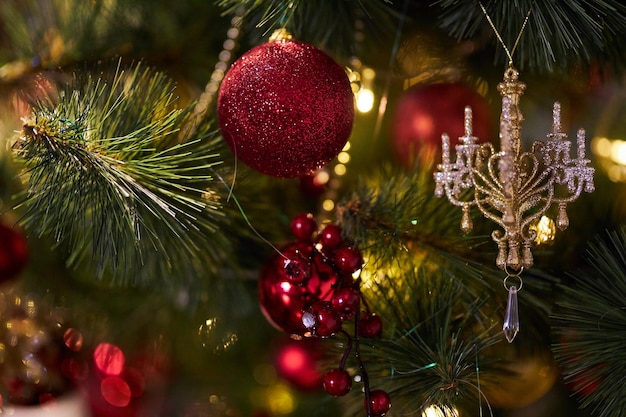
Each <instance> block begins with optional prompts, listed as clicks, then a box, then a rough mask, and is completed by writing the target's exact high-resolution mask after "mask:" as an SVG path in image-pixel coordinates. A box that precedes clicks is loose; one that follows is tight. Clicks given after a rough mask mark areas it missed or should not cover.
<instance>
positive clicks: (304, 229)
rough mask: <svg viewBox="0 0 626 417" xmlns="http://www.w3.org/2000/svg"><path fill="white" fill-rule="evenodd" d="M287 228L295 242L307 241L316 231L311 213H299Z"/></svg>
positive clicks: (315, 223)
mask: <svg viewBox="0 0 626 417" xmlns="http://www.w3.org/2000/svg"><path fill="white" fill-rule="evenodd" d="M289 228H290V230H291V234H292V235H293V237H295V238H296V240H300V241H307V240H310V239H311V236H313V232H315V229H317V222H316V221H315V218H313V215H312V214H311V213H300V214H298V215H297V216H296V217H294V218H293V219H292V220H291V224H290V225H289Z"/></svg>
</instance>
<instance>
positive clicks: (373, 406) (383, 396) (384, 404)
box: [365, 389, 391, 417]
mask: <svg viewBox="0 0 626 417" xmlns="http://www.w3.org/2000/svg"><path fill="white" fill-rule="evenodd" d="M390 408H391V398H390V397H389V394H387V393H386V392H385V391H383V390H380V389H375V390H373V391H372V392H370V401H369V409H368V404H367V402H365V411H368V412H369V411H371V415H372V416H377V417H378V416H384V415H385V414H387V411H389V409H390Z"/></svg>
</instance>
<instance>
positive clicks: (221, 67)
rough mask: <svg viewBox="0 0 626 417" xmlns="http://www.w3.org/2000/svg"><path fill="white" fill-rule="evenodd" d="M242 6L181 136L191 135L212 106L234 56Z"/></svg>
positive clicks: (234, 17) (239, 30) (236, 12)
mask: <svg viewBox="0 0 626 417" xmlns="http://www.w3.org/2000/svg"><path fill="white" fill-rule="evenodd" d="M244 13H245V8H244V7H238V8H237V10H236V11H235V15H234V16H233V17H232V19H231V21H230V24H231V27H230V28H229V29H228V31H227V32H226V40H225V41H224V43H223V44H222V48H223V49H222V51H221V52H220V53H219V55H218V61H217V63H216V64H215V67H214V69H213V72H212V73H211V76H210V77H209V82H208V83H207V85H206V86H205V88H204V92H203V93H202V94H201V95H200V98H199V99H198V103H197V104H196V106H195V107H194V110H193V118H192V121H191V122H190V123H189V125H188V126H186V127H185V128H184V129H182V130H181V137H183V138H186V137H190V136H191V135H193V133H194V132H195V130H196V128H197V126H198V124H199V123H200V121H201V120H202V119H203V118H204V115H205V114H206V113H207V111H208V110H209V109H210V108H211V107H212V104H213V102H214V100H215V96H216V93H217V92H218V90H219V87H220V83H221V82H222V80H223V79H224V75H225V74H226V71H227V70H228V67H229V65H230V63H231V61H232V59H233V57H234V55H235V54H234V52H235V49H237V46H238V43H239V38H240V37H241V26H242V25H243V15H244Z"/></svg>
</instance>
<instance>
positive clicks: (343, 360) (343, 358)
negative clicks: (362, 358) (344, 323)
mask: <svg viewBox="0 0 626 417" xmlns="http://www.w3.org/2000/svg"><path fill="white" fill-rule="evenodd" d="M340 332H341V333H342V334H343V335H344V336H345V337H346V340H347V342H346V348H345V349H344V351H343V354H342V355H341V360H340V361H339V368H340V369H344V368H345V367H346V362H347V361H348V355H350V352H351V351H352V336H350V335H349V334H348V332H346V331H345V330H344V329H341V330H340Z"/></svg>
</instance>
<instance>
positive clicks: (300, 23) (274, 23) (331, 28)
mask: <svg viewBox="0 0 626 417" xmlns="http://www.w3.org/2000/svg"><path fill="white" fill-rule="evenodd" d="M217 4H218V6H220V7H221V8H222V9H223V10H224V13H228V14H230V13H235V11H236V10H237V9H239V8H243V9H244V10H245V15H244V17H245V21H246V22H249V24H250V27H249V29H248V32H249V33H252V34H254V35H256V36H255V38H258V39H256V40H255V41H254V42H256V43H259V42H261V38H264V39H267V36H268V35H269V34H270V33H271V32H272V31H273V30H274V29H278V28H286V29H287V30H288V31H289V32H290V33H291V34H292V35H293V36H294V37H295V39H297V40H299V41H303V42H309V43H312V44H314V45H316V46H318V47H320V48H322V49H324V50H325V51H327V52H329V53H331V54H333V55H334V56H343V57H344V58H347V57H349V56H351V55H353V54H355V53H357V52H359V51H357V50H356V49H357V40H356V37H355V29H354V28H355V24H356V22H357V20H359V21H360V22H362V23H363V26H364V29H365V30H364V32H368V33H370V35H369V36H366V40H367V41H375V42H378V41H380V40H381V39H380V38H381V34H384V33H393V32H394V31H395V28H396V25H397V15H396V13H395V11H394V10H393V8H392V5H393V2H392V1H391V0H358V1H339V2H338V1H335V0H318V1H315V2H311V1H303V0H278V1H271V2H267V1H262V0H243V1H241V0H218V1H217ZM368 38H369V39H368ZM379 46H381V47H384V45H379Z"/></svg>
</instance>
